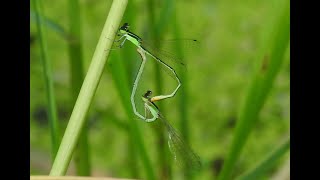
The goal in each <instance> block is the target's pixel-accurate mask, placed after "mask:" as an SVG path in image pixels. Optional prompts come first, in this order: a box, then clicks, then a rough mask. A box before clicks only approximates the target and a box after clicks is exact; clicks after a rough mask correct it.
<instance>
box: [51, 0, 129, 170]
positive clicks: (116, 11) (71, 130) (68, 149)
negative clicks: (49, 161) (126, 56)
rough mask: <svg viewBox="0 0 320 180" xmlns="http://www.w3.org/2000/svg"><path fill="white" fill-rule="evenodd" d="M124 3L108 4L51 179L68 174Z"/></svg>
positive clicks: (117, 0)
mask: <svg viewBox="0 0 320 180" xmlns="http://www.w3.org/2000/svg"><path fill="white" fill-rule="evenodd" d="M127 2H128V1H127V0H116V1H113V3H112V5H111V8H110V12H109V15H108V18H107V20H106V23H105V25H104V27H103V30H102V33H101V36H100V39H99V42H98V44H97V47H96V50H95V52H94V55H93V58H92V61H91V64H90V67H89V69H88V73H87V75H86V77H85V79H84V82H83V85H82V87H81V90H80V93H79V96H78V99H77V101H76V104H75V106H74V109H73V111H72V114H71V117H70V120H69V123H68V126H67V129H66V131H65V134H64V136H63V139H62V142H61V145H60V147H59V151H58V153H57V156H56V159H55V161H54V163H53V166H52V169H51V172H50V175H51V176H59V175H64V174H65V173H66V171H67V168H68V165H69V163H70V160H71V157H72V153H73V151H74V149H75V147H76V144H77V142H78V139H79V136H80V133H81V130H82V127H83V126H84V124H85V122H86V121H85V117H86V115H87V112H88V109H89V107H90V104H91V102H92V99H93V96H94V94H95V91H96V89H97V87H98V83H99V81H100V78H101V75H102V72H103V69H104V65H105V63H106V60H107V57H108V55H109V52H110V49H111V46H112V44H113V40H114V37H115V35H116V29H115V28H114V27H119V25H120V22H121V18H122V16H123V14H124V11H125V8H126V6H127Z"/></svg>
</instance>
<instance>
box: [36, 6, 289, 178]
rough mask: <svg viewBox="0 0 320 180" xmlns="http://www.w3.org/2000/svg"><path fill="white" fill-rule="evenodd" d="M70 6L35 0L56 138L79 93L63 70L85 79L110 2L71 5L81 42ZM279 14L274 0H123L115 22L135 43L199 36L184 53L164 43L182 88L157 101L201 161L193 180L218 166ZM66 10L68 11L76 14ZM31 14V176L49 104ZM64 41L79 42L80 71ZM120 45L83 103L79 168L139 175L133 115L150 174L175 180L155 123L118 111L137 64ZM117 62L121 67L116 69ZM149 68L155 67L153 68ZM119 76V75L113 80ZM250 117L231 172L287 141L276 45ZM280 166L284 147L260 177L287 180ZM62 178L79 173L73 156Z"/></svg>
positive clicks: (158, 81) (45, 156) (159, 77)
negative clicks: (179, 70)
mask: <svg viewBox="0 0 320 180" xmlns="http://www.w3.org/2000/svg"><path fill="white" fill-rule="evenodd" d="M70 2H71V1H62V0H56V1H42V5H43V6H42V13H43V14H42V15H41V18H43V21H41V24H42V26H43V27H44V28H45V31H46V34H45V35H46V40H47V41H46V43H47V44H46V46H47V58H48V59H50V63H51V64H50V65H51V72H52V74H51V78H52V82H53V87H54V94H55V96H54V98H55V102H56V108H57V119H58V122H59V131H60V134H59V139H60V140H61V138H62V136H63V132H64V130H65V128H66V125H67V123H68V120H69V118H70V114H71V112H72V109H73V106H74V102H75V99H76V95H77V93H78V91H79V90H78V89H77V88H74V85H73V84H72V83H74V82H72V81H74V79H72V77H71V71H72V69H73V70H74V69H77V68H78V70H79V71H82V75H83V77H84V76H85V73H86V71H87V69H88V67H89V65H90V61H91V58H92V56H93V52H94V50H95V48H96V44H97V42H98V39H99V36H100V33H101V31H102V28H103V25H104V23H105V19H106V17H107V15H108V12H109V9H110V5H111V3H112V2H111V1H102V0H82V1H78V3H79V9H80V11H79V12H80V16H79V17H80V19H79V22H80V25H79V26H80V27H81V32H80V37H81V39H80V40H79V41H78V40H77V39H76V38H75V37H76V36H74V34H73V33H72V32H71V31H72V30H70V14H72V11H73V10H74V11H76V10H75V9H77V8H76V7H73V6H72V3H70ZM74 2H77V1H74ZM32 3H33V1H32V2H31V4H32ZM68 3H70V4H68ZM278 11H281V10H279V7H278V2H277V1H253V0H250V1H212V0H176V1H169V0H168V1H165V0H163V1H150V0H149V1H148V0H146V1H143V0H136V1H130V2H129V3H128V6H127V9H126V12H125V15H124V18H123V21H122V23H124V22H128V23H130V30H131V31H133V32H135V33H136V34H138V35H140V36H141V37H142V38H143V39H150V40H149V41H150V42H152V41H153V42H156V43H155V44H154V45H156V46H161V45H162V44H159V43H157V42H159V41H158V39H170V38H194V39H197V40H198V41H199V42H200V44H199V46H198V47H195V48H186V49H187V50H186V51H183V50H184V48H183V46H177V47H176V48H173V50H172V52H175V51H180V55H182V54H183V55H184V57H185V58H184V62H185V63H186V64H187V68H186V71H184V72H183V74H182V75H181V77H182V79H183V85H182V88H181V89H180V90H179V91H178V94H177V96H176V97H175V98H173V99H169V100H166V101H163V102H159V103H158V104H159V105H160V107H161V110H162V112H163V114H164V116H165V117H166V118H167V119H168V120H169V121H170V122H171V124H172V125H173V126H174V127H175V128H176V129H177V130H178V131H179V132H180V133H181V134H182V136H183V137H184V139H185V141H186V142H188V144H190V146H191V147H192V149H193V150H194V151H195V152H196V153H197V154H198V155H199V156H200V158H201V161H202V164H203V167H202V170H201V171H200V172H199V173H198V174H196V176H195V177H194V178H195V179H216V178H217V175H218V173H219V172H220V171H221V168H222V164H223V162H224V161H225V158H226V156H227V154H228V151H229V148H230V146H231V142H232V138H233V136H234V132H235V126H236V124H237V122H238V121H239V118H238V117H239V113H240V110H241V107H242V105H243V103H244V101H245V98H246V97H247V96H248V95H247V93H248V89H249V86H250V82H251V81H252V79H253V76H254V75H255V72H256V69H257V67H258V66H259V64H260V62H261V59H259V53H261V48H262V47H263V46H264V42H266V40H265V34H266V33H268V30H270V29H272V28H277V27H274V26H275V25H274V24H273V23H272V22H274V19H276V18H277V16H276V15H277V14H279V13H278ZM74 13H75V14H76V16H77V13H78V12H74ZM36 16H37V13H36V12H35V10H34V9H33V8H31V10H30V130H31V131H30V143H31V146H30V174H31V175H38V174H48V173H49V172H50V168H51V164H52V147H51V146H52V143H51V134H50V123H49V122H48V120H49V118H48V102H47V98H46V86H45V78H44V75H43V74H44V72H43V66H42V61H41V59H40V58H41V55H40V44H39V37H38V34H37V27H36V21H35V18H36ZM45 18H46V19H45ZM71 19H72V18H71ZM122 23H121V24H122ZM114 28H117V27H114ZM73 43H75V44H77V43H78V45H79V44H80V45H79V47H81V48H79V49H80V50H79V49H78V51H77V50H75V51H76V52H78V53H81V55H80V58H79V62H82V65H81V64H80V65H79V67H76V66H75V65H74V64H72V63H70V62H71V61H70V58H71V56H72V55H71V54H72V53H71V51H72V50H70V44H73ZM129 44H130V43H126V45H125V47H124V48H123V49H117V50H112V51H111V52H110V56H109V59H108V60H107V64H106V67H105V71H104V73H103V75H102V78H101V80H100V83H99V86H98V89H97V91H96V94H95V97H94V99H93V102H92V104H91V106H90V109H89V112H88V115H87V122H88V131H87V138H88V150H89V151H88V154H87V157H86V158H87V159H88V160H89V165H88V167H87V170H85V171H86V173H84V174H87V175H92V176H110V177H118V178H144V179H146V176H145V172H144V171H145V169H144V166H143V164H142V163H141V161H140V160H139V157H140V156H139V152H137V150H136V149H135V148H133V147H134V144H135V143H136V142H135V141H134V140H132V138H130V132H129V131H130V130H129V126H130V121H136V124H137V126H138V128H139V131H140V133H141V135H142V139H143V143H144V147H145V148H146V152H147V156H148V157H149V158H150V160H151V163H152V167H153V171H154V172H155V173H156V176H157V177H160V179H166V178H168V179H170V178H171V179H177V178H181V173H180V172H179V171H178V170H177V168H176V165H175V163H171V168H172V169H171V171H169V172H171V173H168V174H166V173H164V170H163V168H164V167H165V165H166V162H162V161H161V157H162V158H163V157H170V158H172V157H171V156H170V154H166V152H167V151H166V148H167V144H166V142H165V143H164V144H161V142H162V143H163V142H164V141H165V139H163V138H165V137H163V135H164V134H162V133H161V131H160V130H159V127H160V123H158V122H154V123H144V122H142V121H138V120H137V119H133V118H129V117H128V115H127V112H126V110H125V108H126V107H125V106H128V104H126V105H125V103H126V101H128V99H127V100H124V97H127V96H128V95H124V94H123V92H125V91H121V90H123V89H126V88H127V89H128V90H129V91H130V92H131V88H132V84H133V80H134V77H135V74H136V72H137V69H138V68H139V64H140V57H139V55H138V54H137V53H136V48H135V47H134V46H132V45H129ZM71 49H72V47H71ZM75 49H76V48H75ZM178 54H179V53H178ZM81 56H82V57H81ZM75 57H77V56H75ZM151 61H153V60H150V63H151ZM79 62H76V63H79ZM152 63H153V62H152ZM119 67H121V68H122V70H123V71H121V72H119V71H118V69H117V68H119ZM150 68H155V69H157V68H156V66H155V67H150ZM123 72H124V74H123ZM154 72H155V73H154V75H151V76H150V77H148V80H147V81H146V82H145V83H150V87H151V86H152V87H155V89H154V91H158V92H161V88H162V87H164V86H165V85H164V84H165V83H166V76H167V75H166V74H165V73H162V72H161V71H160V73H159V72H158V71H157V70H154ZM80 74H81V73H80ZM123 76H124V78H125V79H126V81H124V82H119V79H121V78H122V77H123ZM83 77H82V78H83ZM81 82H82V81H80V85H81ZM75 86H77V85H75ZM78 86H79V85H78ZM78 88H79V87H78ZM157 88H158V89H157ZM249 96H250V95H249ZM128 102H129V101H128ZM129 106H130V107H131V105H129ZM257 118H258V119H257V121H256V123H254V124H253V128H252V132H251V134H250V135H249V137H248V139H247V142H246V143H245V146H244V147H243V150H242V152H241V154H240V157H239V159H238V160H237V162H236V164H235V166H234V167H233V170H232V175H231V178H236V177H239V176H240V175H242V174H243V173H245V172H247V171H248V170H250V169H252V168H254V167H255V166H256V165H257V163H258V162H259V161H261V160H263V159H264V158H265V157H266V156H267V155H268V154H269V153H270V152H271V151H273V150H274V149H275V148H276V147H277V146H278V145H280V144H281V142H283V140H284V139H286V138H287V137H289V134H290V132H289V128H290V47H288V48H286V50H285V53H284V60H283V63H282V64H281V67H280V70H279V73H278V74H277V75H276V77H275V79H274V83H273V86H272V88H271V90H270V93H268V96H267V98H266V101H265V102H264V105H263V106H262V109H261V111H260V112H259V115H258V117H257ZM159 132H160V133H159ZM161 148H163V149H161ZM170 158H169V159H170ZM80 159H81V157H80ZM80 161H81V160H80ZM288 162H289V153H286V154H285V155H284V156H281V157H280V158H279V159H277V161H275V163H274V164H273V165H272V166H271V167H270V168H269V169H268V170H267V171H266V172H265V173H264V175H263V176H262V177H260V178H259V179H261V178H262V179H270V178H272V177H273V178H277V177H280V175H279V174H281V173H283V172H285V173H287V175H288V176H289V174H288V173H289V172H288V171H285V170H286V169H288ZM67 174H72V175H75V174H81V173H79V171H78V173H77V170H76V163H75V161H74V160H73V161H72V162H71V164H70V168H69V170H68V173H67ZM164 174H165V175H164Z"/></svg>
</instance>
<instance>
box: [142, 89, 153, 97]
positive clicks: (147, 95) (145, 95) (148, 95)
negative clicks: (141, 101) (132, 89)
mask: <svg viewBox="0 0 320 180" xmlns="http://www.w3.org/2000/svg"><path fill="white" fill-rule="evenodd" d="M151 95H152V91H150V90H148V91H147V92H146V93H145V94H144V95H143V97H144V98H147V99H148V98H150V96H151Z"/></svg>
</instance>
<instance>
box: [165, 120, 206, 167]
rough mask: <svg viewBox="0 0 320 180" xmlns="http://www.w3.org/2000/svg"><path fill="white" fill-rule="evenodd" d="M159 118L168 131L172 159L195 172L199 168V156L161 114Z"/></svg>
mask: <svg viewBox="0 0 320 180" xmlns="http://www.w3.org/2000/svg"><path fill="white" fill-rule="evenodd" d="M159 118H160V119H161V121H162V122H163V124H164V125H165V126H166V129H167V132H168V136H169V139H168V144H169V148H170V150H171V152H172V154H173V156H174V159H175V161H176V162H178V164H180V165H181V166H182V167H187V168H188V170H190V171H191V172H196V171H198V170H200V168H201V162H200V158H199V156H198V155H197V154H195V153H194V152H193V151H192V149H191V148H190V147H189V146H188V145H187V144H186V143H185V142H184V141H183V140H182V138H181V137H180V136H179V134H178V133H177V132H176V130H175V129H174V128H173V127H172V126H171V125H170V123H169V122H168V121H167V120H166V119H165V118H164V117H163V116H162V115H159Z"/></svg>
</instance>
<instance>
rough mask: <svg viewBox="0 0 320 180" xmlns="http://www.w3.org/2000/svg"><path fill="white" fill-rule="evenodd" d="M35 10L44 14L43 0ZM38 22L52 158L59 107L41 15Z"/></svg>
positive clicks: (55, 141) (56, 146) (56, 145)
mask: <svg viewBox="0 0 320 180" xmlns="http://www.w3.org/2000/svg"><path fill="white" fill-rule="evenodd" d="M33 4H34V10H35V12H36V13H37V14H40V15H42V14H43V13H42V4H41V0H35V1H34V3H33ZM36 24H37V28H38V37H39V39H40V54H41V60H42V64H43V72H44V80H45V85H46V91H47V92H46V95H47V101H48V107H49V124H50V129H51V144H52V146H51V147H52V159H54V158H55V156H56V153H57V151H58V147H59V141H60V138H59V137H60V136H59V124H58V119H57V108H56V103H55V96H54V90H53V81H52V77H51V74H52V72H51V62H50V59H49V58H48V54H47V39H46V29H45V27H44V26H42V24H41V20H40V16H36Z"/></svg>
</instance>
